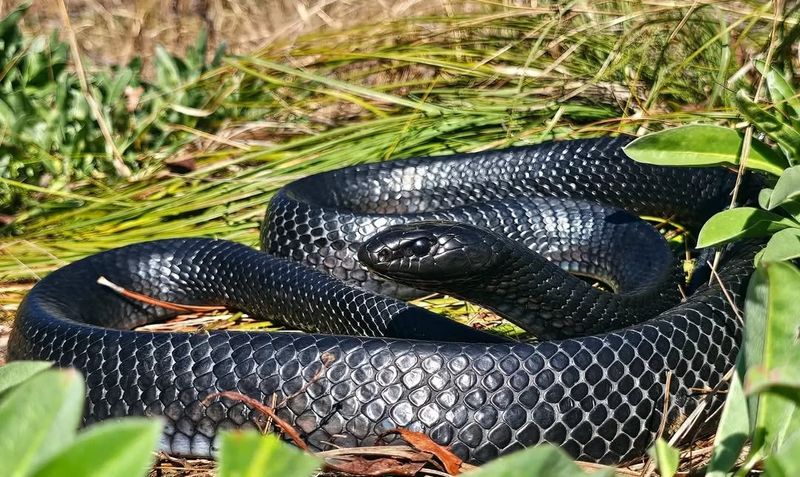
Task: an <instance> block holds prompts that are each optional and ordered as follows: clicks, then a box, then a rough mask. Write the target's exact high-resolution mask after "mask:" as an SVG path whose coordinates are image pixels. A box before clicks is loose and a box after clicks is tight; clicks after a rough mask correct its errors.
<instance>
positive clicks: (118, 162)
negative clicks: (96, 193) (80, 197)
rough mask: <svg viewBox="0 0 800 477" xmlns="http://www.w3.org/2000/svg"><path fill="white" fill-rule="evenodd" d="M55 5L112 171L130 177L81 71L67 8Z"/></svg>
mask: <svg viewBox="0 0 800 477" xmlns="http://www.w3.org/2000/svg"><path fill="white" fill-rule="evenodd" d="M57 3H58V9H59V13H60V14H61V21H62V22H64V29H65V30H66V31H67V39H68V40H69V47H70V50H71V51H72V57H73V60H74V61H75V71H76V73H77V74H78V80H79V81H80V84H81V90H82V91H83V96H84V97H85V98H86V102H87V103H88V104H89V109H91V110H92V115H93V116H94V119H95V121H97V125H98V126H100V132H101V133H102V134H103V137H104V138H105V140H106V144H107V145H108V147H109V148H110V149H111V152H112V155H113V158H112V160H111V163H112V164H113V165H114V169H115V170H116V171H117V174H119V175H120V176H122V177H130V176H131V170H130V169H129V168H128V166H126V165H125V163H124V162H123V161H122V154H120V152H119V149H117V145H116V144H115V143H114V139H113V138H112V137H111V130H110V129H109V127H108V124H106V119H105V116H103V113H102V112H101V111H100V106H99V105H98V104H97V100H96V99H95V97H94V95H93V94H92V90H91V88H90V87H89V81H87V79H86V71H85V70H84V69H83V63H82V62H81V51H80V48H79V47H78V39H77V38H76V37H75V31H74V30H73V29H72V23H71V22H70V21H69V13H68V12H67V6H66V5H65V4H64V0H58V2H57Z"/></svg>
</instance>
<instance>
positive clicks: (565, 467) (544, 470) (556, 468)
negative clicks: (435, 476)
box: [462, 445, 614, 477]
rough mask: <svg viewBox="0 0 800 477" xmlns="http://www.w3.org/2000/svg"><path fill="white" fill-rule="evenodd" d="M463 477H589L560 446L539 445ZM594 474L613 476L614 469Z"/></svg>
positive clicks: (503, 458) (496, 460)
mask: <svg viewBox="0 0 800 477" xmlns="http://www.w3.org/2000/svg"><path fill="white" fill-rule="evenodd" d="M462 475H464V477H581V476H586V475H588V474H586V473H585V472H583V471H582V470H581V468H580V467H578V465H577V464H576V463H575V462H573V460H572V459H570V458H569V456H567V454H565V453H564V451H562V450H561V449H559V448H557V447H555V446H551V445H540V446H536V447H531V448H529V449H524V450H520V451H517V452H514V453H512V454H509V455H507V456H505V457H501V458H499V459H495V460H493V461H491V462H489V463H488V464H486V465H483V466H481V467H480V468H478V469H475V470H473V471H471V472H467V473H465V474H462ZM592 475H608V476H613V475H614V474H613V472H607V473H605V472H603V473H593V474H592Z"/></svg>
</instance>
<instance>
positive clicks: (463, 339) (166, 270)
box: [10, 138, 753, 463]
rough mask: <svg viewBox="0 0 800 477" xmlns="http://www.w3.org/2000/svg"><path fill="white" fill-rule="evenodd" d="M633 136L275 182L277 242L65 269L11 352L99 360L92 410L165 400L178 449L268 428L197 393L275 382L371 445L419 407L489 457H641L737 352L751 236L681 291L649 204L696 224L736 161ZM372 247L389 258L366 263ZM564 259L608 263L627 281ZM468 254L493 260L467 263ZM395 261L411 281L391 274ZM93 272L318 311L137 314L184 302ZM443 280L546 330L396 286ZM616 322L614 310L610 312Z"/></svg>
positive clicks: (288, 396) (25, 316)
mask: <svg viewBox="0 0 800 477" xmlns="http://www.w3.org/2000/svg"><path fill="white" fill-rule="evenodd" d="M627 141H628V140H627V139H623V138H616V139H611V138H601V139H590V140H575V141H564V142H550V143H544V144H540V145H535V146H526V147H517V148H510V149H505V150H496V151H487V152H479V153H472V154H457V155H450V156H442V157H424V158H412V159H406V160H397V161H390V162H384V163H378V164H369V165H363V166H356V167H350V168H345V169H341V170H338V171H333V172H329V173H323V174H317V175H313V176H309V177H307V178H304V179H301V180H298V181H296V182H293V183H291V184H289V185H287V186H286V187H284V188H283V189H282V190H280V191H279V192H278V193H277V194H276V195H275V197H274V198H273V200H272V201H271V204H270V207H269V210H268V212H267V217H266V221H265V224H264V226H263V228H262V247H263V249H264V251H265V252H267V253H263V252H259V251H256V250H254V249H251V248H249V247H246V246H243V245H239V244H235V243H232V242H227V241H220V240H210V239H174V240H165V241H156V242H146V243H140V244H135V245H130V246H127V247H123V248H119V249H115V250H111V251H108V252H104V253H100V254H97V255H93V256H90V257H88V258H86V259H83V260H80V261H78V262H75V263H73V264H71V265H68V266H66V267H64V268H62V269H60V270H57V271H55V272H53V273H52V274H50V275H49V276H47V277H46V278H45V279H43V280H42V281H41V282H40V283H38V284H37V285H36V286H35V287H34V288H33V290H32V291H31V292H30V293H29V294H28V296H27V298H26V299H25V301H24V303H23V304H22V305H21V307H20V309H19V311H18V315H17V320H16V324H15V327H14V331H13V333H12V337H11V341H10V357H11V358H12V359H45V360H52V361H55V362H56V363H58V364H59V365H62V366H74V367H76V368H78V369H80V370H81V371H83V373H85V376H86V382H87V385H88V407H87V414H86V421H87V422H93V421H97V420H101V419H106V418H110V417H115V416H124V415H163V416H165V417H166V422H167V425H166V431H165V434H164V438H163V441H162V447H163V448H164V449H165V450H168V451H171V452H172V453H175V454H183V455H199V456H203V455H209V454H211V453H212V452H213V442H214V438H215V436H216V434H217V431H218V430H219V429H220V428H229V427H243V426H254V425H255V424H253V422H252V420H253V417H254V416H252V415H251V411H250V410H249V409H248V408H247V407H246V406H245V405H244V404H241V403H238V402H235V401H229V400H227V399H214V400H212V401H211V402H209V403H204V402H203V400H204V398H206V397H207V396H209V395H211V394H214V393H217V392H221V391H238V392H241V393H243V394H246V395H248V396H251V397H253V398H255V399H258V400H260V401H262V402H266V403H270V402H273V401H272V400H273V399H276V401H275V402H277V403H278V409H277V412H278V415H279V416H281V417H282V418H284V419H285V420H286V421H288V422H289V423H291V425H293V426H294V427H295V428H296V429H298V430H299V431H300V432H301V433H302V434H303V437H304V438H305V439H306V440H307V441H308V442H309V443H310V444H311V445H312V446H314V447H317V448H321V447H325V446H326V445H328V444H327V443H334V444H336V445H339V446H354V445H369V444H371V443H373V442H375V440H376V437H377V436H378V435H379V434H381V433H382V432H383V431H385V430H387V429H391V428H395V427H404V428H408V429H412V430H418V431H423V432H425V433H427V434H429V435H430V436H431V437H432V438H433V439H434V440H436V441H437V442H439V443H441V444H445V445H449V446H451V447H452V449H453V450H454V451H455V452H456V453H457V454H459V455H461V456H462V457H464V458H465V459H467V460H468V461H471V462H476V463H479V462H485V461H487V460H490V459H492V458H494V457H496V456H497V455H499V454H504V453H508V452H510V451H513V450H515V449H519V448H521V447H523V446H530V445H534V444H537V443H541V442H545V441H547V442H552V443H555V444H557V445H559V446H561V447H562V448H564V449H565V450H566V451H567V452H569V453H570V454H571V455H573V456H574V457H577V458H581V459H589V460H594V461H600V462H619V461H623V460H626V459H630V458H633V457H636V456H639V455H641V454H642V453H643V452H644V451H645V450H646V449H647V447H648V446H649V445H650V444H651V442H652V441H653V439H654V436H655V434H656V433H657V431H658V429H659V426H660V424H661V423H662V410H663V409H664V408H665V407H664V400H665V399H668V404H667V406H666V409H667V416H663V417H664V422H665V423H667V424H670V425H671V424H674V423H675V422H676V421H679V420H680V418H681V417H682V416H686V415H687V414H688V413H689V412H691V411H692V409H694V408H695V407H696V405H697V403H698V400H699V399H700V398H702V397H703V390H706V389H709V388H713V387H714V386H716V385H718V384H719V383H720V381H721V379H722V377H723V375H724V373H725V372H726V370H728V369H729V368H730V367H731V366H732V363H733V360H734V359H735V356H736V353H737V350H738V343H739V340H740V335H741V324H740V321H739V319H738V318H737V316H736V313H735V311H734V309H733V306H732V304H731V303H730V302H729V300H728V299H726V297H725V296H724V293H723V292H722V290H721V289H720V287H719V285H718V282H720V281H721V282H722V283H724V284H725V287H726V289H727V293H728V294H729V297H730V299H731V300H732V301H733V304H735V305H738V306H740V305H741V296H742V294H743V292H744V287H745V286H746V281H747V278H748V276H749V274H750V272H751V270H752V269H751V266H752V265H751V264H752V256H753V251H752V250H750V249H748V248H747V247H741V248H739V249H736V250H733V251H729V252H728V253H726V254H725V255H724V257H723V260H722V262H721V264H720V265H719V267H718V268H717V272H718V276H717V278H718V279H717V280H713V281H712V282H711V285H707V284H705V282H704V283H703V284H702V285H700V286H699V287H698V288H697V290H693V291H692V293H691V295H690V296H689V297H688V298H687V299H685V300H683V301H682V302H680V295H679V294H678V283H677V282H676V279H675V277H676V272H675V263H676V261H675V259H674V258H673V256H672V254H671V253H669V252H667V253H665V252H664V250H667V249H666V248H665V247H664V246H656V245H653V244H654V243H657V241H658V240H661V238H660V237H655V239H654V237H653V235H658V234H657V232H655V231H653V229H652V228H650V227H649V226H644V225H642V224H641V223H639V221H638V219H635V218H634V217H633V215H632V214H638V215H649V216H658V217H664V218H669V219H670V220H672V221H674V222H677V223H680V224H682V225H683V226H685V227H686V228H687V229H688V230H690V231H695V232H696V231H697V228H698V227H699V225H700V224H702V223H703V222H704V221H705V220H706V219H707V218H708V217H709V216H710V215H712V214H713V213H715V212H717V211H719V210H722V209H723V208H724V207H725V206H726V205H727V204H728V202H729V201H730V197H729V194H730V191H731V190H732V188H733V184H734V181H735V174H733V173H732V172H730V171H728V170H725V169H722V168H706V169H682V168H662V167H654V166H647V165H642V164H638V163H635V162H633V161H631V160H630V159H628V158H627V157H626V156H625V155H624V153H623V152H622V147H623V146H624V145H625V144H626V143H627ZM549 197H554V198H556V199H553V200H551V199H545V198H549ZM598 203H601V204H608V205H611V206H615V207H619V208H621V209H625V210H627V211H629V212H625V211H623V210H620V209H616V208H613V207H607V206H599V205H597V204H598ZM532 210H533V212H531V211H532ZM436 220H444V221H447V222H445V223H444V225H442V224H438V223H436V222H432V221H436ZM420 221H421V222H422V223H421V224H420V223H418V222H420ZM454 221H455V222H458V221H461V222H466V224H467V225H457V224H455V223H453V222H454ZM396 224H406V225H396ZM390 225H393V227H389V228H387V227H388V226H390ZM489 229H490V230H491V231H490V230H489ZM379 231H381V233H379V234H377V235H376V233H377V232H379ZM504 236H507V237H509V238H505V237H504ZM548 237H549V238H548ZM510 240H513V241H516V242H511V241H510ZM653 240H656V242H654V241H653ZM365 241H366V244H363V245H362V243H363V242H365ZM519 244H522V245H519ZM662 245H663V244H662ZM529 250H535V251H537V252H540V253H541V254H542V255H543V256H545V257H547V258H548V259H550V260H551V261H552V263H553V264H549V263H542V262H543V260H541V259H540V258H538V256H535V255H533V254H532V253H531V252H530V251H529ZM359 252H360V253H359ZM359 255H360V257H361V258H362V259H365V260H372V261H374V262H375V263H373V264H372V265H371V266H372V267H373V268H374V270H373V271H368V270H367V269H365V268H364V266H363V265H361V264H360V262H359V261H358V258H359ZM499 256H502V257H503V260H502V261H501V260H499V259H498V260H496V258H497V257H499ZM282 257H288V258H289V259H290V260H287V259H285V258H282ZM498 264H499V268H498ZM559 267H560V268H563V269H566V270H571V271H574V272H578V274H583V275H588V276H595V277H597V276H599V277H604V279H605V281H606V282H607V283H608V284H609V286H610V287H611V288H613V289H614V290H615V291H616V293H612V292H608V291H601V290H598V289H596V288H593V287H592V286H591V285H590V284H587V283H586V282H583V281H581V280H580V279H578V278H574V277H570V276H568V275H567V274H565V273H562V271H561V270H558V268H559ZM314 268H316V269H317V270H314ZM465 268H466V269H468V270H469V269H474V270H480V273H479V274H478V277H477V278H474V276H475V275H474V274H472V275H471V276H472V277H473V278H467V275H469V274H466V275H465V274H463V273H462V272H463V269H465ZM392 273H394V274H395V275H397V276H398V277H399V279H400V282H403V284H400V283H397V282H392V281H387V280H384V279H383V278H381V276H382V275H384V274H389V275H391V274H392ZM99 276H104V277H106V278H107V279H109V280H111V281H113V282H115V283H117V284H118V285H120V286H122V287H125V288H128V289H130V290H133V291H136V292H140V293H145V294H148V295H150V296H153V297H155V298H159V299H162V300H168V301H172V302H176V303H184V304H201V303H202V304H224V305H228V306H230V307H233V308H236V309H242V310H245V311H247V312H249V313H251V314H253V315H256V316H264V317H269V318H272V319H274V320H277V321H280V322H282V323H285V324H286V325H289V326H294V327H297V328H301V329H305V330H308V331H311V332H313V333H311V334H298V333H288V332H270V333H266V332H229V331H213V332H208V333H205V332H201V333H150V332H134V331H128V330H130V329H132V328H134V327H136V326H139V325H143V324H146V323H152V322H155V321H160V320H164V319H166V318H168V317H170V316H172V315H174V312H170V311H167V310H164V309H162V308H158V307H154V306H151V305H146V304H143V303H141V302H138V301H134V300H130V299H127V298H124V297H122V296H120V295H118V294H116V293H115V292H113V291H111V290H109V289H108V288H106V287H102V286H100V285H98V284H97V283H96V281H97V278H98V277H99ZM509 277H510V278H509ZM511 278H513V280H512V279H511ZM351 284H356V285H358V286H357V287H353V286H352V285H351ZM437 286H439V288H443V291H445V292H450V293H453V294H456V295H468V296H470V297H473V298H474V299H475V300H476V301H479V302H483V303H485V304H486V305H487V306H488V307H490V308H493V309H495V310H498V311H500V312H503V313H507V314H508V315H510V316H516V317H519V318H521V319H522V322H523V324H526V325H527V326H528V328H530V329H532V330H533V331H534V333H535V334H537V335H538V336H539V338H540V339H541V341H538V342H532V343H522V342H510V341H506V340H504V339H503V338H500V337H497V336H494V335H489V334H486V333H484V332H481V331H477V330H473V329H472V328H468V327H466V326H462V325H454V324H451V323H452V322H451V321H450V320H448V319H446V318H443V317H441V316H439V315H436V314H434V313H431V312H428V311H425V310H423V309H421V308H418V307H416V306H413V305H409V304H407V303H406V302H405V301H400V300H399V299H396V298H391V297H389V296H388V295H394V296H397V297H401V298H408V297H412V296H415V295H418V294H419V291H418V289H419V288H423V289H427V288H429V287H433V288H436V287H437ZM539 293H545V295H546V296H547V297H549V298H543V297H542V296H541V295H539ZM679 302H680V303H679ZM631 309H632V310H635V311H634V312H630V311H629V310H631ZM637 319H639V320H644V322H643V323H641V324H638V325H637V324H632V323H633V321H635V320H637ZM608 325H616V326H619V327H620V328H619V329H617V330H614V331H609V332H602V331H600V330H601V329H602V326H608ZM343 335H361V336H343ZM381 335H383V336H381ZM569 335H572V336H577V337H573V338H564V337H565V336H569ZM370 336H372V337H370ZM666 382H669V387H668V389H667V386H666V384H665V383H666ZM712 401H713V402H712V405H711V408H714V406H716V405H718V404H719V401H720V398H718V397H717V398H713V399H712Z"/></svg>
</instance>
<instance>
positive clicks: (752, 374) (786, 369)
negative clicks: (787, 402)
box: [744, 366, 800, 404]
mask: <svg viewBox="0 0 800 477" xmlns="http://www.w3.org/2000/svg"><path fill="white" fill-rule="evenodd" d="M744 386H745V392H746V393H747V394H757V393H760V392H764V391H770V392H778V393H781V394H783V395H784V396H786V397H787V398H789V399H791V400H792V401H794V402H795V403H797V404H800V369H799V368H798V367H797V366H779V367H775V368H772V369H770V370H766V369H764V368H761V367H756V368H753V369H751V370H749V371H748V372H747V375H746V376H745V383H744Z"/></svg>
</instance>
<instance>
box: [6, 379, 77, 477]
mask: <svg viewBox="0 0 800 477" xmlns="http://www.w3.org/2000/svg"><path fill="white" fill-rule="evenodd" d="M83 400H84V384H83V377H82V376H81V375H80V373H78V372H77V371H75V370H71V369H51V370H47V371H42V372H40V373H39V374H37V375H35V376H33V377H32V378H30V379H28V380H27V381H25V382H24V383H22V384H20V385H19V386H16V387H15V388H14V389H12V390H10V391H9V392H8V393H7V394H5V395H4V396H3V400H2V401H0V436H4V437H5V438H3V439H0V462H2V463H3V464H4V466H6V467H5V468H4V469H3V470H4V472H5V473H4V474H3V476H4V477H5V476H9V477H13V476H24V475H28V473H29V472H30V471H31V470H32V469H33V468H35V467H36V466H37V465H39V464H41V463H42V462H45V461H46V460H47V459H49V458H50V457H51V456H53V455H54V454H56V453H57V452H59V451H61V449H63V448H64V447H66V446H68V445H69V444H70V442H72V440H73V438H74V436H75V431H76V429H77V428H78V424H79V422H80V418H81V414H82V412H83Z"/></svg>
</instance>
